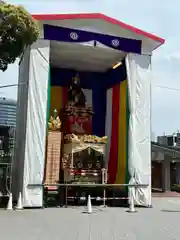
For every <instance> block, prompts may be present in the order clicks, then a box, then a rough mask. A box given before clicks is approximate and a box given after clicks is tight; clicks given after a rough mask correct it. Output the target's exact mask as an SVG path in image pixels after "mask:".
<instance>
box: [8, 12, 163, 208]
mask: <svg viewBox="0 0 180 240" xmlns="http://www.w3.org/2000/svg"><path fill="white" fill-rule="evenodd" d="M34 18H35V19H36V20H38V21H39V26H40V28H41V36H40V39H38V41H37V42H36V43H34V44H33V45H32V46H31V47H29V48H28V49H26V51H25V52H24V56H23V58H22V60H21V63H20V66H19V88H18V104H17V106H18V110H17V131H16V152H15V160H14V163H13V186H12V189H13V195H14V198H16V197H17V195H18V193H19V192H22V197H23V206H24V207H42V205H43V200H42V199H43V187H42V186H41V184H42V183H43V176H44V164H45V145H46V129H47V108H48V86H49V69H50V66H54V67H56V68H64V69H69V68H71V69H74V70H76V71H94V72H106V71H107V70H108V69H110V68H112V66H113V65H114V64H115V63H117V62H119V61H121V60H123V59H125V65H126V71H127V85H128V96H129V111H130V119H129V129H128V132H129V138H128V139H129V140H128V141H129V148H128V153H126V154H127V155H128V170H129V174H130V181H131V182H132V181H133V182H136V183H141V184H148V187H147V188H146V189H143V188H142V189H141V188H140V189H139V190H138V191H137V193H136V195H135V196H134V197H135V202H136V204H139V205H144V206H150V205H151V145H150V143H151V136H150V133H151V129H150V126H151V55H152V52H153V50H155V49H156V48H157V47H159V46H160V45H162V44H163V43H164V39H162V38H159V37H157V36H155V35H152V34H149V33H146V32H144V31H142V30H139V29H136V28H134V27H131V26H129V25H127V24H125V23H122V22H120V21H118V20H116V19H112V18H110V17H107V16H105V15H103V14H99V13H92V14H89V13H88V14H58V15H56V14H53V15H34ZM60 30H61V32H60V35H58V32H57V31H60ZM68 31H70V34H69V32H68ZM67 33H68V34H69V35H68V37H70V40H67V39H65V35H66V34H67ZM83 34H84V35H83ZM85 34H86V36H85ZM80 38H81V39H80ZM79 39H80V40H79ZM109 41H110V42H109ZM128 41H129V42H128ZM109 93H110V91H107V94H109ZM107 108H108V109H111V107H110V105H108V104H107ZM111 110H112V109H111ZM111 114H112V111H111ZM111 128H112V122H109V118H108V115H107V117H106V135H107V136H108V139H110V138H111V134H112V132H111ZM108 147H109V148H110V146H109V144H107V151H106V157H107V156H108V154H109V151H110V150H109V149H108ZM30 184H35V185H36V186H33V187H32V186H31V187H30V186H29V185H30Z"/></svg>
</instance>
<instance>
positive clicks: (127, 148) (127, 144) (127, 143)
mask: <svg viewBox="0 0 180 240" xmlns="http://www.w3.org/2000/svg"><path fill="white" fill-rule="evenodd" d="M126 91H127V93H126V179H125V181H126V183H129V179H130V177H129V169H128V168H129V166H128V165H129V164H128V159H129V119H130V109H129V92H128V85H127V89H126ZM126 190H128V188H126Z"/></svg>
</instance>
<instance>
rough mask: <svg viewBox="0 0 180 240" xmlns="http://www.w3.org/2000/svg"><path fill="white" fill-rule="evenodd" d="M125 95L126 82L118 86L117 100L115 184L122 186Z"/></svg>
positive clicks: (124, 168) (123, 178)
mask: <svg viewBox="0 0 180 240" xmlns="http://www.w3.org/2000/svg"><path fill="white" fill-rule="evenodd" d="M126 94H127V80H125V81H123V82H121V84H120V98H119V104H120V105H119V106H120V107H119V125H118V126H119V129H118V131H119V133H118V135H119V136H118V166H117V173H116V183H118V184H124V183H125V181H126V154H127V153H126V117H127V116H126V104H127V100H126Z"/></svg>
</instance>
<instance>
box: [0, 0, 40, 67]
mask: <svg viewBox="0 0 180 240" xmlns="http://www.w3.org/2000/svg"><path fill="white" fill-rule="evenodd" d="M38 35H39V29H38V25H37V23H36V22H35V20H33V18H32V16H31V15H30V14H29V13H28V12H27V11H26V10H25V9H24V8H23V7H22V6H15V5H11V4H7V3H5V2H4V1H0V70H2V71H5V70H6V69H7V67H8V64H11V63H14V62H15V60H16V58H17V57H20V56H21V55H22V53H23V52H24V49H25V48H26V47H27V46H29V45H31V44H32V43H33V42H35V41H36V40H37V38H38Z"/></svg>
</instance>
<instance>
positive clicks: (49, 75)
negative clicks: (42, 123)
mask: <svg viewBox="0 0 180 240" xmlns="http://www.w3.org/2000/svg"><path fill="white" fill-rule="evenodd" d="M50 69H51V68H50V65H49V70H48V89H47V113H46V116H47V118H46V125H47V127H48V121H49V118H50V107H51V71H50Z"/></svg>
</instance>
